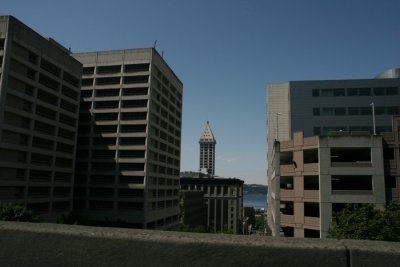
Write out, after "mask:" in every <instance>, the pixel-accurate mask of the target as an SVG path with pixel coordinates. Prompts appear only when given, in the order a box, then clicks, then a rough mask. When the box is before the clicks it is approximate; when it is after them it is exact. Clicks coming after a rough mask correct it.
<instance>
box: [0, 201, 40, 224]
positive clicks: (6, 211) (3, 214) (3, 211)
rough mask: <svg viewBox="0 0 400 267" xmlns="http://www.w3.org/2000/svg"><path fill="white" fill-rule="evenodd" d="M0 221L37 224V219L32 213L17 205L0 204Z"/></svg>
mask: <svg viewBox="0 0 400 267" xmlns="http://www.w3.org/2000/svg"><path fill="white" fill-rule="evenodd" d="M0 220H1V221H19V222H39V221H40V220H39V218H38V217H37V216H36V215H35V214H33V212H32V211H30V210H27V209H26V208H24V207H21V206H19V205H17V204H12V203H0Z"/></svg>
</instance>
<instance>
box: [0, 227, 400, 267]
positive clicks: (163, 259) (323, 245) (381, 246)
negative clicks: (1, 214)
mask: <svg viewBox="0 0 400 267" xmlns="http://www.w3.org/2000/svg"><path fill="white" fill-rule="evenodd" d="M0 266H2V267H6V266H29V267H35V266H41V267H42V266H74V267H77V266H96V267H97V266H191V267H193V266H207V267H209V266H290V267H299V266H362V267H368V266H385V267H389V266H400V243H391V242H374V241H338V240H330V239H323V240H321V239H293V238H272V237H262V236H240V235H223V234H196V233H181V232H166V231H150V230H135V229H121V228H102V227H86V226H75V225H57V224H45V223H38V224H35V223H16V222H0Z"/></svg>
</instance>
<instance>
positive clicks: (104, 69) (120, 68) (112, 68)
mask: <svg viewBox="0 0 400 267" xmlns="http://www.w3.org/2000/svg"><path fill="white" fill-rule="evenodd" d="M149 65H150V64H149V63H142V64H125V65H109V66H97V69H96V73H97V74H111V73H121V72H126V73H130V72H140V71H149ZM94 73H95V67H84V68H83V74H85V75H92V74H94Z"/></svg>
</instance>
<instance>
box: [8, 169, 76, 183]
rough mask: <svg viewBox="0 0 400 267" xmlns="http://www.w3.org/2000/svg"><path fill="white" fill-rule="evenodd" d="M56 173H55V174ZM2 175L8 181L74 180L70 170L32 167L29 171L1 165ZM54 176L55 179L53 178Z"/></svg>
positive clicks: (65, 181)
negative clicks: (47, 169) (62, 170)
mask: <svg viewBox="0 0 400 267" xmlns="http://www.w3.org/2000/svg"><path fill="white" fill-rule="evenodd" d="M53 174H54V175H53ZM0 177H2V179H3V180H8V181H25V180H26V178H28V179H29V181H32V182H52V181H54V182H58V183H70V182H71V181H72V173H69V172H52V171H44V170H36V169H31V170H30V171H29V173H28V170H27V169H22V168H21V169H16V168H5V167H0ZM53 177H54V179H53Z"/></svg>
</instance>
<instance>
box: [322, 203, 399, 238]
mask: <svg viewBox="0 0 400 267" xmlns="http://www.w3.org/2000/svg"><path fill="white" fill-rule="evenodd" d="M329 237H332V238H338V239H368V240H384V241H400V205H399V204H397V203H393V202H392V203H390V204H388V205H387V206H386V208H385V209H384V210H378V209H375V208H374V206H373V205H372V204H350V205H349V204H348V205H346V207H345V208H344V209H343V210H342V211H340V212H338V213H336V214H335V215H334V218H333V221H332V225H331V228H330V229H329Z"/></svg>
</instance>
